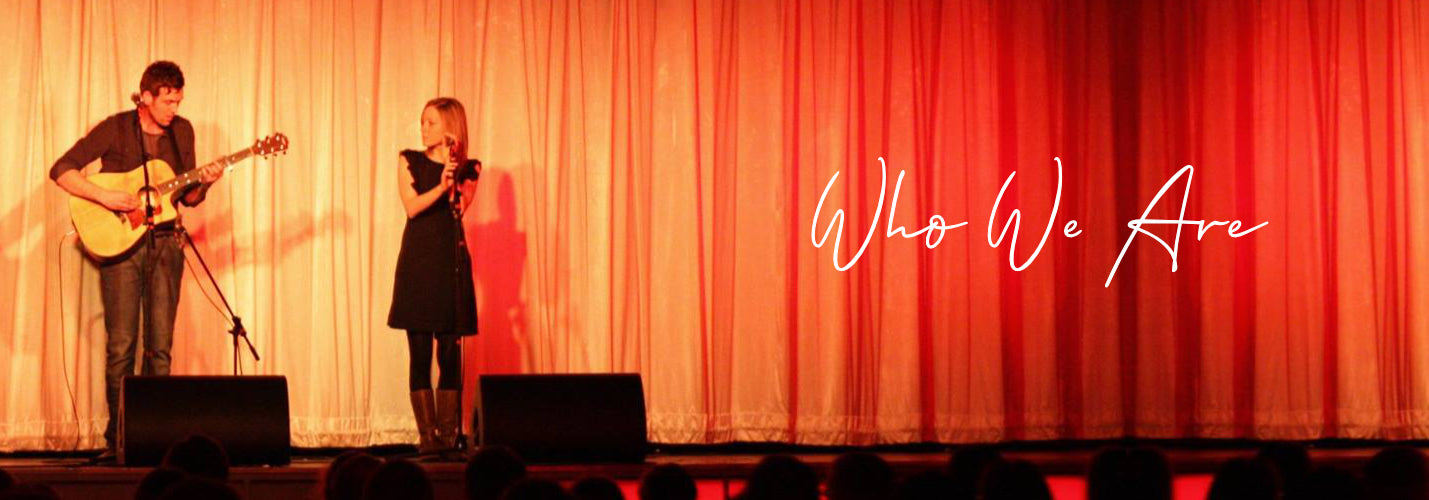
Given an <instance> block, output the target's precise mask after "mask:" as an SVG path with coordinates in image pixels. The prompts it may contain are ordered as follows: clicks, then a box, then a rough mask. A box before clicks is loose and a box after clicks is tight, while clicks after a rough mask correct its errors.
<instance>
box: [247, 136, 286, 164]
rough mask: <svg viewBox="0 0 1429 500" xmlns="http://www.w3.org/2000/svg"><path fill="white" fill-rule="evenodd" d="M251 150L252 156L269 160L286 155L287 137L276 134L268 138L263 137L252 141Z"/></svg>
mask: <svg viewBox="0 0 1429 500" xmlns="http://www.w3.org/2000/svg"><path fill="white" fill-rule="evenodd" d="M251 149H252V151H253V154H254V155H257V156H262V157H264V158H271V157H273V156H274V155H278V154H284V153H287V152H288V136H286V135H283V134H282V133H277V134H273V135H270V136H268V137H264V138H262V139H259V140H257V141H253V147H252V148H251Z"/></svg>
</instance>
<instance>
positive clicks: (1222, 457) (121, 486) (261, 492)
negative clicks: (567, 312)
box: [0, 443, 1425, 500]
mask: <svg viewBox="0 0 1429 500" xmlns="http://www.w3.org/2000/svg"><path fill="white" fill-rule="evenodd" d="M1414 444H1415V445H1416V446H1418V447H1420V448H1425V443H1414ZM1161 448H1162V449H1163V450H1165V451H1166V454H1167V456H1168V458H1169V459H1170V461H1171V464H1172V469H1173V470H1174V471H1175V473H1176V498H1177V499H1178V500H1183V499H1184V500H1192V499H1195V500H1199V499H1202V498H1205V492H1206V489H1207V488H1208V487H1209V485H1210V480H1211V475H1212V474H1214V473H1215V471H1216V469H1217V468H1218V467H1220V464H1221V463H1223V462H1225V461H1226V460H1228V459H1230V458H1234V457H1242V456H1249V455H1252V454H1254V453H1255V451H1256V449H1255V448H1254V447H1253V446H1250V445H1242V446H1225V447H1201V446H1196V447H1190V448H1173V447H1167V446H1162V447H1161ZM1381 449H1382V446H1335V447H1312V448H1311V450H1310V453H1311V457H1312V458H1313V459H1314V461H1315V463H1316V464H1317V465H1332V466H1336V467H1342V468H1345V469H1347V470H1356V471H1357V470H1359V468H1360V467H1362V466H1363V464H1364V462H1365V461H1367V460H1369V458H1370V457H1372V456H1373V455H1374V454H1375V453H1377V452H1378V451H1379V450H1381ZM340 451H342V450H300V451H299V453H298V454H297V455H295V456H294V458H293V463H292V464H290V465H288V466H283V467H235V468H233V470H232V471H231V474H230V483H231V484H232V485H233V486H234V487H235V488H237V489H238V491H239V493H240V494H242V495H243V498H246V499H250V500H252V499H275V500H286V499H293V500H309V499H312V498H317V497H316V496H314V492H315V489H316V488H317V487H318V485H319V482H320V480H321V477H322V471H323V470H324V469H325V468H326V467H327V465H328V463H330V462H331V461H332V459H333V457H335V456H336V454H337V453H338V452H340ZM842 451H847V449H839V450H831V449H830V450H809V449H802V450H801V449H792V450H791V449H771V450H769V451H767V452H765V451H760V452H755V451H752V450H751V449H750V447H746V446H733V447H694V448H691V447H675V448H669V449H661V450H658V451H657V452H655V453H652V454H651V455H650V456H649V457H648V459H647V460H646V462H645V463H643V464H537V465H532V466H530V468H529V471H530V474H531V475H532V476H535V477H540V478H545V479H552V480H556V481H562V482H567V483H569V482H572V481H576V480H579V479H582V478H586V477H591V476H604V477H608V478H611V479H614V480H616V482H617V483H619V484H620V485H621V487H622V489H624V490H625V491H626V498H627V499H630V500H635V499H636V498H637V496H636V495H635V491H636V484H637V482H638V480H639V478H640V475H641V474H643V473H644V472H645V471H646V470H647V469H649V468H650V467H651V466H653V465H656V464H662V463H676V464H680V465H681V466H684V467H685V469H686V470H688V471H689V472H690V475H692V476H694V478H695V479H696V482H697V484H698V485H699V490H700V499H701V500H722V499H727V498H730V497H732V496H733V495H734V494H735V493H738V492H739V490H740V488H741V487H742V486H743V478H744V477H745V476H746V475H748V474H749V471H750V470H751V469H752V468H753V467H754V465H755V464H757V463H758V462H759V460H760V459H761V458H762V457H764V456H765V455H766V454H768V453H771V452H779V453H789V454H793V455H795V456H798V457H799V458H801V459H803V460H804V461H806V462H808V463H810V464H811V465H813V466H814V468H815V469H816V470H818V471H819V473H820V474H821V475H822V474H824V473H826V472H827V470H828V467H829V465H830V464H831V463H832V462H833V460H834V458H835V457H837V456H838V454H839V453H840V452H842ZM868 451H873V452H875V453H878V454H879V455H880V456H882V457H883V458H884V459H886V460H887V461H888V462H889V464H891V465H892V466H893V468H894V470H895V471H896V472H897V473H898V474H899V475H900V476H903V475H907V474H912V473H917V472H921V471H924V470H927V469H933V468H941V467H943V466H944V465H945V464H946V462H947V457H948V453H947V452H946V451H943V450H940V449H926V450H925V449H918V450H912V451H909V450H906V449H904V450H900V449H897V448H893V449H868ZM1003 453H1004V456H1006V457H1009V458H1012V459H1020V460H1027V461H1031V462H1033V463H1035V464H1037V465H1038V466H1039V467H1040V468H1041V469H1042V471H1043V472H1044V473H1046V474H1047V475H1048V477H1049V483H1050V484H1051V486H1052V490H1053V494H1054V496H1056V498H1057V499H1058V500H1083V499H1084V497H1085V485H1086V483H1085V480H1084V477H1083V476H1084V474H1085V470H1086V467H1087V464H1088V463H1090V461H1091V458H1092V456H1093V455H1094V454H1095V453H1096V448H1095V447H1073V446H1063V447H1057V446H1054V445H1048V446H1042V447H1039V446H1033V447H1031V448H1028V447H1022V448H1017V447H1014V448H1013V449H1008V450H1004V452H1003ZM377 454H379V455H382V454H381V453H377ZM389 456H390V455H389ZM86 462H87V459H86V458H85V457H82V456H63V455H52V454H51V455H34V454H31V455H8V456H0V468H3V469H5V470H6V471H8V472H9V473H10V474H11V475H13V476H15V478H16V479H17V480H19V481H40V482H44V483H47V484H49V485H50V486H52V487H54V488H55V489H56V490H57V491H59V493H60V495H61V498H66V499H96V498H131V497H132V496H133V489H134V486H135V485H136V484H138V482H139V480H140V479H141V478H142V477H143V476H144V474H146V473H148V471H149V469H148V468H142V467H115V466H89V465H85V464H86ZM421 465H422V466H423V467H424V468H426V470H427V472H428V473H429V474H430V475H431V478H432V483H433V485H434V487H435V489H436V492H437V498H438V499H452V500H456V499H460V498H462V482H463V478H462V470H463V467H464V464H462V463H457V462H428V463H422V464H421Z"/></svg>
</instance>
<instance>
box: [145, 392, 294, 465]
mask: <svg viewBox="0 0 1429 500" xmlns="http://www.w3.org/2000/svg"><path fill="white" fill-rule="evenodd" d="M119 404H120V406H119V429H118V433H119V436H118V438H119V442H118V445H119V450H118V458H119V463H120V464H122V465H126V466H135V465H156V464H158V463H159V462H160V461H162V460H163V458H164V453H165V452H167V451H168V449H169V446H170V445H172V444H173V443H175V442H177V441H179V440H182V439H184V438H186V437H188V436H190V435H194V434H201V435H204V436H208V437H210V438H213V439H214V440H216V441H218V442H219V443H221V444H222V445H223V448H224V450H225V451H226V452H227V453H228V461H229V463H230V464H233V465H283V464H287V463H288V461H289V457H290V456H291V454H292V450H291V446H290V441H289V434H288V380H287V379H286V378H284V377H278V376H245V377H217V376H145V377H132V376H131V377H125V378H124V383H123V385H122V389H121V392H120V403H119Z"/></svg>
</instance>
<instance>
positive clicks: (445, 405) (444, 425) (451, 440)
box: [437, 390, 461, 450]
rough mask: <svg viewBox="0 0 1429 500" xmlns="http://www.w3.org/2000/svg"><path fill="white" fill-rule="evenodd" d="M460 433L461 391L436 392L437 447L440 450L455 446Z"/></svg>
mask: <svg viewBox="0 0 1429 500" xmlns="http://www.w3.org/2000/svg"><path fill="white" fill-rule="evenodd" d="M460 431H461V391H448V390H438V391H437V445H438V446H439V447H440V448H442V449H448V450H449V449H453V448H456V446H457V433H458V432H460Z"/></svg>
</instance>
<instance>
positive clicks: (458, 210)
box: [447, 139, 481, 457]
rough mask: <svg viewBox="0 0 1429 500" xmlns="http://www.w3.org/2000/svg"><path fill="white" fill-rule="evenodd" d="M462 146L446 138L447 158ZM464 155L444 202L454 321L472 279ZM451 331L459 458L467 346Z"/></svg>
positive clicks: (460, 453) (462, 441) (463, 432)
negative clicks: (463, 185) (450, 241)
mask: <svg viewBox="0 0 1429 500" xmlns="http://www.w3.org/2000/svg"><path fill="white" fill-rule="evenodd" d="M461 146H462V144H461V143H460V142H457V141H453V140H450V139H448V141H447V158H448V159H449V160H448V161H450V158H452V157H453V156H454V155H455V154H456V151H457V148H459V147H461ZM465 156H466V155H465V154H463V155H461V160H460V161H462V163H461V164H459V165H457V168H456V171H455V172H453V173H452V185H451V187H450V188H449V189H450V191H449V192H448V193H447V204H448V208H449V209H450V210H451V214H452V229H453V233H454V236H455V240H456V245H454V247H453V252H454V255H453V257H454V258H453V259H452V277H453V278H454V281H453V282H454V283H455V284H456V286H457V291H455V292H456V293H453V294H452V301H453V304H452V305H453V307H452V313H453V315H454V318H453V319H454V320H455V317H456V316H460V315H461V310H462V305H463V304H462V300H463V298H464V297H465V294H463V293H460V292H459V290H460V289H461V287H463V286H466V283H467V282H468V280H470V279H471V270H470V268H469V267H468V268H467V269H463V268H462V265H461V264H462V262H463V259H470V256H471V254H470V253H469V252H467V246H466V228H465V227H463V226H462V215H463V214H465V211H463V210H462V207H461V182H462V180H463V178H464V177H466V176H465V175H464V174H466V170H467V168H469V166H468V165H467V164H466V161H467V160H466V159H465ZM480 163H481V162H480V161H479V160H478V161H477V164H480ZM475 293H476V290H475V289H473V290H472V294H473V295H475ZM455 323H456V324H459V323H460V322H459V321H457V322H455ZM453 334H455V335H457V346H458V348H459V349H458V354H457V377H459V378H458V380H460V381H461V382H462V383H461V384H460V385H459V387H460V391H461V392H460V393H458V394H457V420H458V422H457V426H456V448H455V449H453V450H448V451H449V452H455V453H456V454H457V457H462V456H464V455H465V452H466V451H468V450H467V447H468V446H469V443H467V436H466V430H465V427H466V425H465V424H466V418H465V416H466V383H465V378H466V370H465V367H464V366H463V365H465V363H466V349H465V348H466V342H464V339H463V338H462V337H461V332H453Z"/></svg>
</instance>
